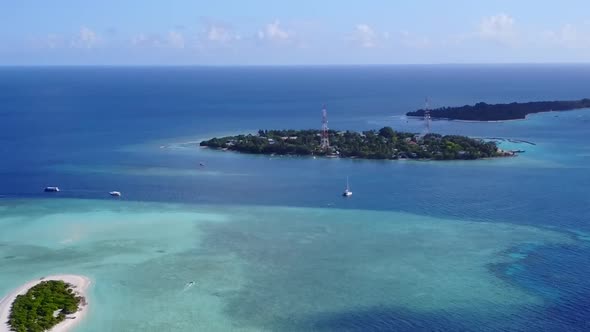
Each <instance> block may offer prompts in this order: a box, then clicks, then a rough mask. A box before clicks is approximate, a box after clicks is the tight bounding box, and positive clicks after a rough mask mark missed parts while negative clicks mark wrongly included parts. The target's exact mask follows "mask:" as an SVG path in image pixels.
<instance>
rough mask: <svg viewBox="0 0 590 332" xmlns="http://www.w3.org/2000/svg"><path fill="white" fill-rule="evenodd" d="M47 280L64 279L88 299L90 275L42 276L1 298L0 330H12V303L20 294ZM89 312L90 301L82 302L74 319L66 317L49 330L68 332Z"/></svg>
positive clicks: (51, 331) (50, 331) (1, 331)
mask: <svg viewBox="0 0 590 332" xmlns="http://www.w3.org/2000/svg"><path fill="white" fill-rule="evenodd" d="M47 280H62V281H64V282H66V283H69V284H71V285H72V286H73V289H74V292H75V293H77V294H78V295H79V296H82V297H84V298H85V299H87V290H88V287H89V286H90V284H91V281H90V279H89V278H88V277H85V276H81V275H74V274H59V275H51V276H47V277H42V278H40V279H37V280H32V281H29V282H27V283H25V284H23V285H21V286H19V287H18V288H16V289H14V290H12V291H11V292H10V293H8V294H6V295H5V296H4V297H2V298H1V299H0V332H10V331H11V330H10V326H9V325H8V317H9V316H10V309H11V307H12V303H13V302H14V300H15V299H16V297H17V296H18V295H22V294H25V293H26V292H27V291H28V290H29V289H30V288H31V287H33V286H36V285H37V284H39V283H41V282H42V281H47ZM87 313H88V302H87V301H86V303H85V304H84V303H81V304H80V308H79V310H78V311H77V312H76V313H75V318H73V319H67V318H66V319H65V320H64V321H63V322H61V323H59V324H57V325H55V326H54V327H53V328H51V330H49V332H67V331H69V330H71V329H72V327H73V326H74V325H76V324H77V323H78V322H80V321H81V320H82V319H83V318H84V316H86V314H87Z"/></svg>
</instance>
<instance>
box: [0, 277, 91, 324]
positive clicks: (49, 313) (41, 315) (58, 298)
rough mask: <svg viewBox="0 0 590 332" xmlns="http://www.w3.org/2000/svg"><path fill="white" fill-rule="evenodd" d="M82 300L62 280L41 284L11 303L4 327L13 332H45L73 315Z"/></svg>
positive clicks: (69, 285) (70, 286)
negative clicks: (8, 326)
mask: <svg viewBox="0 0 590 332" xmlns="http://www.w3.org/2000/svg"><path fill="white" fill-rule="evenodd" d="M83 301H84V299H83V298H82V297H81V296H78V295H76V294H75V293H74V290H73V288H72V285H71V284H68V283H65V282H64V281H62V280H49V281H43V282H41V283H39V284H37V285H35V286H33V287H32V288H31V289H29V290H28V291H27V293H26V294H24V295H19V296H17V297H16V300H14V302H13V303H12V309H11V310H10V316H9V317H8V325H10V327H11V329H12V330H13V331H16V332H33V331H34V332H36V331H39V332H42V331H47V330H49V329H51V328H52V327H54V326H55V325H57V324H59V323H61V322H62V321H64V320H65V319H66V317H67V316H68V315H71V314H74V313H75V312H77V311H78V308H79V307H80V305H81V304H82V302H83Z"/></svg>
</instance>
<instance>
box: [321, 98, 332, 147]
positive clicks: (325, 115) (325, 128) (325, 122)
mask: <svg viewBox="0 0 590 332" xmlns="http://www.w3.org/2000/svg"><path fill="white" fill-rule="evenodd" d="M328 136H329V135H328V111H327V110H326V107H325V106H324V108H323V109H322V139H321V141H320V148H321V149H322V150H327V149H329V148H330V140H329V138H328Z"/></svg>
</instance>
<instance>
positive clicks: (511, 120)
mask: <svg viewBox="0 0 590 332" xmlns="http://www.w3.org/2000/svg"><path fill="white" fill-rule="evenodd" d="M545 113H549V112H545ZM528 115H529V114H527V117H528ZM406 117H407V118H408V119H412V120H423V119H424V117H421V116H412V115H406ZM527 117H525V118H524V119H523V118H518V119H504V120H462V119H452V118H435V117H431V120H432V121H433V122H434V121H449V122H463V123H503V122H514V121H525V120H527Z"/></svg>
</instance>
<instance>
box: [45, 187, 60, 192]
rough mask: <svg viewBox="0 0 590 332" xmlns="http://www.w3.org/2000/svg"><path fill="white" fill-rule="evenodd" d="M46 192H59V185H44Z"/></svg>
mask: <svg viewBox="0 0 590 332" xmlns="http://www.w3.org/2000/svg"><path fill="white" fill-rule="evenodd" d="M45 192H46V193H56V192H59V187H45Z"/></svg>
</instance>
